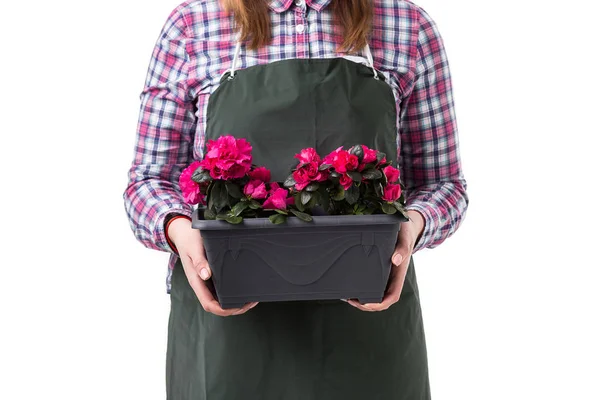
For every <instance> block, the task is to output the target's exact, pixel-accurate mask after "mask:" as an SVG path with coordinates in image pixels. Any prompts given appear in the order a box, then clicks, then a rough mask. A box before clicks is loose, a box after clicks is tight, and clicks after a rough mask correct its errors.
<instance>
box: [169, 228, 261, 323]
mask: <svg viewBox="0 0 600 400" xmlns="http://www.w3.org/2000/svg"><path fill="white" fill-rule="evenodd" d="M167 235H169V239H171V241H172V242H173V244H174V245H175V247H177V252H178V253H179V257H180V258H181V263H182V264H183V270H184V271H185V275H186V276H187V279H188V282H189V284H190V286H191V287H192V289H193V290H194V293H196V297H198V300H199V301H200V304H202V308H204V310H205V311H207V312H209V313H212V314H215V315H219V316H222V317H228V316H231V315H240V314H244V313H245V312H247V311H248V310H250V309H251V308H254V307H255V306H256V305H257V304H258V303H257V302H253V303H248V304H246V305H244V307H242V308H228V309H226V310H224V309H223V308H221V305H220V304H219V302H218V301H217V300H216V299H215V298H214V296H213V295H212V293H211V292H210V290H209V288H208V286H207V285H206V282H205V281H207V280H208V279H210V277H211V276H212V272H211V269H210V266H209V265H208V260H207V259H206V253H205V251H204V244H203V241H202V236H201V235H200V231H199V230H198V229H193V228H192V223H191V222H190V221H188V220H187V219H185V218H178V219H177V220H175V221H173V222H172V223H171V225H169V231H168V232H167Z"/></svg>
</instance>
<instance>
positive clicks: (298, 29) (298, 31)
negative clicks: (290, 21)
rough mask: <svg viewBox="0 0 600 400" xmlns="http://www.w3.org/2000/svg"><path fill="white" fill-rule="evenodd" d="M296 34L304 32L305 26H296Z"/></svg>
mask: <svg viewBox="0 0 600 400" xmlns="http://www.w3.org/2000/svg"><path fill="white" fill-rule="evenodd" d="M296 32H297V33H302V32H304V25H303V24H299V25H296Z"/></svg>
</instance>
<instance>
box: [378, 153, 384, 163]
mask: <svg viewBox="0 0 600 400" xmlns="http://www.w3.org/2000/svg"><path fill="white" fill-rule="evenodd" d="M384 158H385V153H383V152H381V151H379V150H377V164H379V163H380V162H381V160H383V159H384Z"/></svg>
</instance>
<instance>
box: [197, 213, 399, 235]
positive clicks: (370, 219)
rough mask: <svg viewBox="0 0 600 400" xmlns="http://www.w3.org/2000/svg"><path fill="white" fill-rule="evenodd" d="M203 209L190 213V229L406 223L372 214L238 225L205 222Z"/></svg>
mask: <svg viewBox="0 0 600 400" xmlns="http://www.w3.org/2000/svg"><path fill="white" fill-rule="evenodd" d="M202 211H203V209H202V208H197V209H196V210H195V211H194V212H193V213H192V228H194V229H200V230H232V229H248V228H265V229H285V228H290V227H294V228H309V227H315V226H323V227H324V226H352V225H389V224H398V223H401V222H407V221H408V219H406V218H405V217H404V216H403V215H402V214H400V213H396V214H391V215H390V214H372V215H313V216H312V217H313V220H312V221H311V222H305V221H302V220H301V219H300V218H298V217H295V216H289V217H288V218H287V221H286V222H284V223H282V224H273V223H272V222H271V221H270V220H269V218H244V220H243V221H242V222H241V223H239V224H231V223H229V222H227V221H217V220H206V219H204V218H202V217H201V213H202Z"/></svg>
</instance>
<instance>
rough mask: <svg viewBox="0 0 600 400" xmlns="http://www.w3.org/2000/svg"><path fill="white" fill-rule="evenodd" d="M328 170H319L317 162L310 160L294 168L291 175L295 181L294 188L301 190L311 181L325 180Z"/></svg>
mask: <svg viewBox="0 0 600 400" xmlns="http://www.w3.org/2000/svg"><path fill="white" fill-rule="evenodd" d="M328 175H329V173H328V171H319V162H318V161H311V162H309V163H307V164H304V165H303V166H302V167H300V168H298V169H296V170H295V171H294V172H293V173H292V176H293V177H294V180H295V181H296V186H295V187H296V190H302V189H304V188H305V187H307V186H308V185H310V184H311V183H312V182H323V181H326V180H327V177H328Z"/></svg>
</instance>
